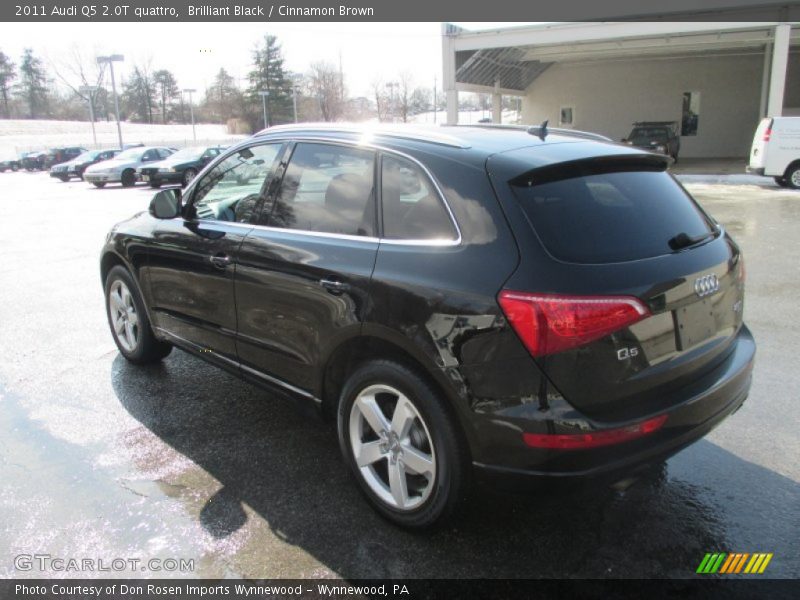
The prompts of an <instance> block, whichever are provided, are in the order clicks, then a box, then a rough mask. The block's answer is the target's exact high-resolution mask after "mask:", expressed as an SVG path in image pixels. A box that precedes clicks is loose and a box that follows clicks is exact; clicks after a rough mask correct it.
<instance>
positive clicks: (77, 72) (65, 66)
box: [47, 44, 105, 111]
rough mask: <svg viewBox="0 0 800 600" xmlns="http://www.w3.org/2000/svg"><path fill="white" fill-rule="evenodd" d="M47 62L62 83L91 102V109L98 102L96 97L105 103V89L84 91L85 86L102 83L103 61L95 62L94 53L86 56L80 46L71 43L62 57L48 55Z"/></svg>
mask: <svg viewBox="0 0 800 600" xmlns="http://www.w3.org/2000/svg"><path fill="white" fill-rule="evenodd" d="M47 62H48V63H50V66H51V70H52V71H53V72H54V73H55V74H56V77H57V78H58V80H59V81H60V82H61V83H62V84H64V85H65V86H67V87H68V88H69V89H70V90H72V92H73V93H74V94H75V95H76V96H78V97H79V98H81V99H82V100H83V101H84V102H91V103H92V110H93V111H94V109H95V107H96V106H97V104H98V99H101V98H102V101H103V103H105V90H102V89H98V90H96V91H94V92H87V91H86V89H87V88H89V89H92V88H101V87H102V85H103V77H104V75H105V63H104V64H101V65H99V64H97V54H96V53H94V54H92V55H91V56H87V55H86V54H85V53H84V52H83V51H81V48H80V46H78V45H77V44H73V45H72V46H71V47H70V49H69V51H68V52H67V53H66V54H65V55H64V56H63V57H60V58H58V59H52V58H51V57H48V60H47Z"/></svg>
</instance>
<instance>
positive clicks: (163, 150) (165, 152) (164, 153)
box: [157, 148, 172, 159]
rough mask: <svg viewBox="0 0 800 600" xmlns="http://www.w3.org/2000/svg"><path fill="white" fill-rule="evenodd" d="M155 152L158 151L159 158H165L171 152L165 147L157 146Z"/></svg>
mask: <svg viewBox="0 0 800 600" xmlns="http://www.w3.org/2000/svg"><path fill="white" fill-rule="evenodd" d="M157 152H158V157H159V158H161V159H164V158H167V157H168V156H170V155H171V154H172V152H171V151H170V150H167V149H166V148H159V149H158V150H157Z"/></svg>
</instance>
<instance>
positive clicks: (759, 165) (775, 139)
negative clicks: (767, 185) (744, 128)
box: [747, 117, 800, 189]
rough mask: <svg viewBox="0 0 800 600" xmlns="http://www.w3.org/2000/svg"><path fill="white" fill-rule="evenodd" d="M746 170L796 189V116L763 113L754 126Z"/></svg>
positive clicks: (799, 139) (799, 153) (799, 125)
mask: <svg viewBox="0 0 800 600" xmlns="http://www.w3.org/2000/svg"><path fill="white" fill-rule="evenodd" d="M747 172H748V173H752V174H754V175H764V176H766V177H772V178H773V179H774V180H775V183H777V184H778V185H779V186H781V187H791V188H794V189H800V117H767V118H766V119H762V120H761V122H760V123H759V124H758V128H757V129H756V134H755V137H754V138H753V145H752V147H751V148H750V163H749V164H748V165H747Z"/></svg>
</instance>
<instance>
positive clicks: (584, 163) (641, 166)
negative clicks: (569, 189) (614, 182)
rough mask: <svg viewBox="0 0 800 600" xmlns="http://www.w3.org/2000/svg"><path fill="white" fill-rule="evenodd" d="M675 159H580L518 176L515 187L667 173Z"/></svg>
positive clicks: (628, 156) (636, 155)
mask: <svg viewBox="0 0 800 600" xmlns="http://www.w3.org/2000/svg"><path fill="white" fill-rule="evenodd" d="M673 162H674V161H673V160H672V158H671V157H669V156H666V155H664V154H654V153H650V152H641V153H639V152H636V153H632V154H610V155H607V156H586V157H583V158H579V159H577V160H571V161H567V162H561V163H553V164H547V165H544V166H541V167H536V168H533V169H530V170H529V171H526V172H525V173H522V174H520V175H517V176H516V177H514V178H513V179H511V180H510V181H509V183H510V184H511V185H517V186H526V187H527V186H531V185H537V184H541V183H548V182H551V181H559V180H561V179H572V178H573V177H587V176H590V175H601V174H603V173H616V172H619V171H666V170H667V168H668V167H669V166H670V165H671V164H672V163H673Z"/></svg>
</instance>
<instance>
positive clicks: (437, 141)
mask: <svg viewBox="0 0 800 600" xmlns="http://www.w3.org/2000/svg"><path fill="white" fill-rule="evenodd" d="M668 162H669V161H668V159H667V158H666V157H665V156H663V155H657V154H652V153H646V152H642V151H640V150H637V149H635V148H630V147H626V146H621V145H619V144H613V143H608V142H607V141H603V138H600V137H599V136H593V135H591V134H582V133H580V132H573V131H571V132H562V131H555V130H550V131H548V130H547V129H546V128H545V127H539V128H530V129H525V128H522V129H516V128H505V127H492V126H487V127H445V128H436V129H432V130H430V129H413V128H409V129H399V130H397V129H373V130H362V129H359V128H357V127H353V128H348V127H347V126H334V127H324V126H311V125H306V126H287V127H275V128H271V129H269V130H266V131H264V132H262V133H261V134H258V135H256V136H254V137H252V138H250V139H248V140H247V141H245V142H243V143H241V144H239V145H238V146H236V147H234V148H232V149H230V150H228V151H226V152H225V153H223V154H222V155H221V156H220V157H219V158H217V159H215V160H214V161H213V162H211V163H210V164H209V165H208V166H207V167H206V168H205V169H204V170H203V171H202V172H201V173H199V174H198V176H197V177H195V178H194V180H193V181H192V182H191V184H190V185H189V186H188V187H187V188H186V190H185V191H183V192H181V190H180V189H166V190H162V191H160V192H158V193H157V194H156V195H155V196H154V198H153V200H152V202H151V205H150V210H149V212H145V213H141V214H139V215H137V216H134V217H132V218H131V219H130V220H128V221H124V222H122V223H120V224H118V225H116V226H115V227H114V229H113V230H112V231H111V232H110V233H109V236H108V239H107V242H106V244H105V247H104V248H103V252H102V258H101V264H100V271H101V277H102V282H103V285H104V290H105V297H106V307H107V315H108V321H109V325H110V328H111V331H112V335H113V337H114V340H115V342H116V344H117V346H118V348H119V351H120V352H121V353H122V355H123V356H124V357H125V358H127V359H128V360H129V361H132V362H134V363H147V362H152V361H158V360H160V359H162V358H164V357H165V356H167V354H169V352H170V350H171V349H172V347H173V346H178V347H179V348H181V349H183V350H185V351H187V352H190V353H192V354H194V355H196V356H198V357H201V358H203V359H205V360H208V361H209V362H211V363H213V364H215V365H218V366H219V367H221V368H223V369H226V370H228V371H230V372H232V373H235V374H236V375H238V376H240V377H242V378H244V379H246V380H248V381H251V382H253V383H256V384H259V385H262V386H264V387H266V388H268V389H270V390H273V391H277V392H280V393H282V394H284V395H286V396H287V397H290V398H292V399H294V400H295V401H297V402H299V403H301V404H304V405H307V406H310V407H314V408H315V409H316V410H318V411H319V412H320V413H321V414H323V415H325V416H327V417H329V418H331V419H332V420H333V421H335V423H336V427H337V430H338V438H339V444H340V446H341V452H342V455H343V457H344V460H345V461H346V463H347V464H348V465H349V468H350V469H351V470H352V473H353V476H354V478H355V480H356V481H357V483H358V485H359V487H360V489H361V490H362V491H363V493H364V494H365V496H366V498H367V499H368V500H369V502H370V503H371V504H372V505H373V506H374V507H375V508H376V509H377V510H378V511H379V512H380V513H381V514H382V515H384V516H385V517H387V518H388V519H390V520H392V521H393V522H395V523H397V524H400V525H402V526H406V527H426V526H429V525H431V524H433V523H435V522H437V521H439V520H440V519H442V518H443V517H445V516H447V515H448V514H450V513H451V512H452V511H453V509H454V508H455V507H456V506H457V505H458V503H459V501H460V500H461V498H462V497H463V496H464V494H465V493H466V491H467V488H468V486H469V484H470V480H471V478H472V476H473V475H481V476H485V477H494V478H496V477H501V478H516V479H522V480H530V479H535V480H537V481H541V479H542V478H545V479H546V478H551V479H558V480H571V479H580V480H586V478H587V477H595V476H596V477H597V478H598V480H599V481H606V480H607V478H608V477H613V478H621V477H623V476H626V475H627V474H629V473H630V472H631V471H632V470H635V469H637V468H640V467H641V466H642V465H647V464H650V463H654V462H658V461H662V460H664V459H665V458H666V457H668V456H670V455H672V454H674V453H675V452H677V451H678V450H680V449H681V448H683V447H685V446H686V445H688V444H690V443H692V442H694V441H695V440H697V439H699V438H700V437H701V436H703V435H705V434H706V433H707V432H708V431H710V430H711V429H712V428H713V427H714V426H715V425H717V424H718V423H720V421H722V420H723V419H724V418H725V417H727V416H728V415H730V414H732V413H733V412H734V411H736V410H737V409H738V408H739V407H740V406H741V405H742V403H743V402H744V400H745V398H746V397H747V394H748V391H749V388H750V381H751V371H752V367H753V361H754V355H755V344H754V341H753V338H752V336H751V334H750V332H749V330H748V329H747V327H746V326H745V325H744V323H743V320H742V309H743V296H744V277H745V271H744V264H743V260H742V256H741V253H740V251H739V248H738V246H737V245H736V243H735V242H734V241H733V239H731V237H730V236H729V235H728V234H727V233H726V232H725V231H724V229H723V228H722V227H721V226H720V225H719V224H718V223H716V222H715V221H714V220H713V219H712V218H711V217H710V216H709V215H707V214H706V213H705V212H704V211H703V210H702V209H701V208H700V206H698V204H697V203H696V202H695V201H694V199H693V198H692V197H691V196H690V195H689V194H688V193H687V192H686V191H685V190H684V189H683V188H682V187H681V186H680V184H678V183H677V182H676V181H675V179H673V177H672V176H671V175H670V174H669V173H668V172H667V171H666V168H667V164H668ZM240 172H246V173H247V174H248V175H247V177H241V176H240ZM320 485H326V482H320Z"/></svg>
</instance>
